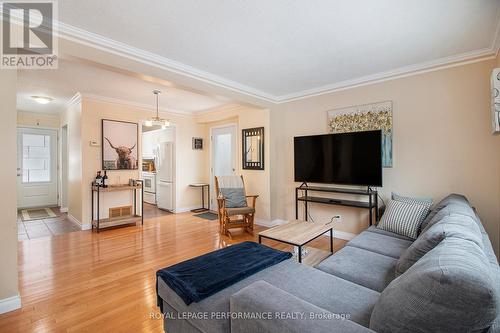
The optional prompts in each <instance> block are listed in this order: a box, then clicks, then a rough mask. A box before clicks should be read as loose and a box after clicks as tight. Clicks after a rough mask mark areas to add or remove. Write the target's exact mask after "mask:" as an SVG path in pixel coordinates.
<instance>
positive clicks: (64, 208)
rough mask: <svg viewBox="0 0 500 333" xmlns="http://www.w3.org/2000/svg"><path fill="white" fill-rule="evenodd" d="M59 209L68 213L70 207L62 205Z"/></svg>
mask: <svg viewBox="0 0 500 333" xmlns="http://www.w3.org/2000/svg"><path fill="white" fill-rule="evenodd" d="M59 211H60V212H61V213H67V212H68V207H61V208H59Z"/></svg>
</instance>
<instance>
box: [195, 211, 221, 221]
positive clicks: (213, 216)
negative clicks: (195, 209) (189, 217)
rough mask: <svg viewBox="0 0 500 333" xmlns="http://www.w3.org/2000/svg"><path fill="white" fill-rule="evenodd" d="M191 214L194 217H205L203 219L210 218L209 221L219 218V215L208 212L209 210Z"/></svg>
mask: <svg viewBox="0 0 500 333" xmlns="http://www.w3.org/2000/svg"><path fill="white" fill-rule="evenodd" d="M193 216H196V217H199V218H201V219H205V220H210V221H215V220H218V219H219V216H218V215H217V214H214V213H210V212H205V213H201V214H195V215H193Z"/></svg>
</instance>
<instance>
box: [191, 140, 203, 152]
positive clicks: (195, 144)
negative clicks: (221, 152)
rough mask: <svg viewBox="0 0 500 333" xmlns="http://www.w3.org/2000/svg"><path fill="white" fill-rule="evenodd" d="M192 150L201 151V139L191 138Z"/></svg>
mask: <svg viewBox="0 0 500 333" xmlns="http://www.w3.org/2000/svg"><path fill="white" fill-rule="evenodd" d="M193 150H203V138H193Z"/></svg>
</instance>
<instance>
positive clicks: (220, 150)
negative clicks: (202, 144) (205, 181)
mask: <svg viewBox="0 0 500 333" xmlns="http://www.w3.org/2000/svg"><path fill="white" fill-rule="evenodd" d="M211 139H212V141H211V151H212V159H211V160H212V165H211V168H210V170H211V177H210V185H211V186H210V187H211V189H212V191H211V192H212V193H211V202H210V205H211V209H214V210H215V209H216V205H217V201H216V200H215V186H214V181H215V178H214V177H216V176H229V175H234V174H236V163H237V162H236V157H237V156H238V154H237V141H236V125H229V126H224V127H215V128H212V134H211Z"/></svg>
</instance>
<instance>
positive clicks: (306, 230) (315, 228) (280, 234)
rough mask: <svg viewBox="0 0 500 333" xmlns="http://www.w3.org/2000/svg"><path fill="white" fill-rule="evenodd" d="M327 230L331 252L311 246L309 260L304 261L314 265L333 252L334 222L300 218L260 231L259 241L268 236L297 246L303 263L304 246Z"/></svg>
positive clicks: (299, 259) (307, 258) (300, 260)
mask: <svg viewBox="0 0 500 333" xmlns="http://www.w3.org/2000/svg"><path fill="white" fill-rule="evenodd" d="M326 232H330V252H326V251H322V250H319V249H313V248H310V251H309V253H308V255H307V257H306V258H305V259H306V260H307V262H304V263H307V264H308V265H311V266H313V265H315V264H317V263H319V262H321V261H322V260H324V259H325V258H326V257H328V256H330V255H332V254H333V222H326V223H312V222H306V221H300V220H291V221H289V222H288V223H286V224H283V225H279V226H277V227H274V228H270V229H267V230H264V231H261V232H259V243H262V239H263V238H267V239H271V240H274V241H277V242H281V243H285V244H289V245H293V246H297V247H298V248H299V254H298V261H299V262H300V263H301V262H302V247H303V246H304V245H305V244H307V243H309V242H310V241H312V240H315V239H316V238H318V237H319V236H321V235H323V234H324V233H326ZM308 250H309V248H308Z"/></svg>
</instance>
